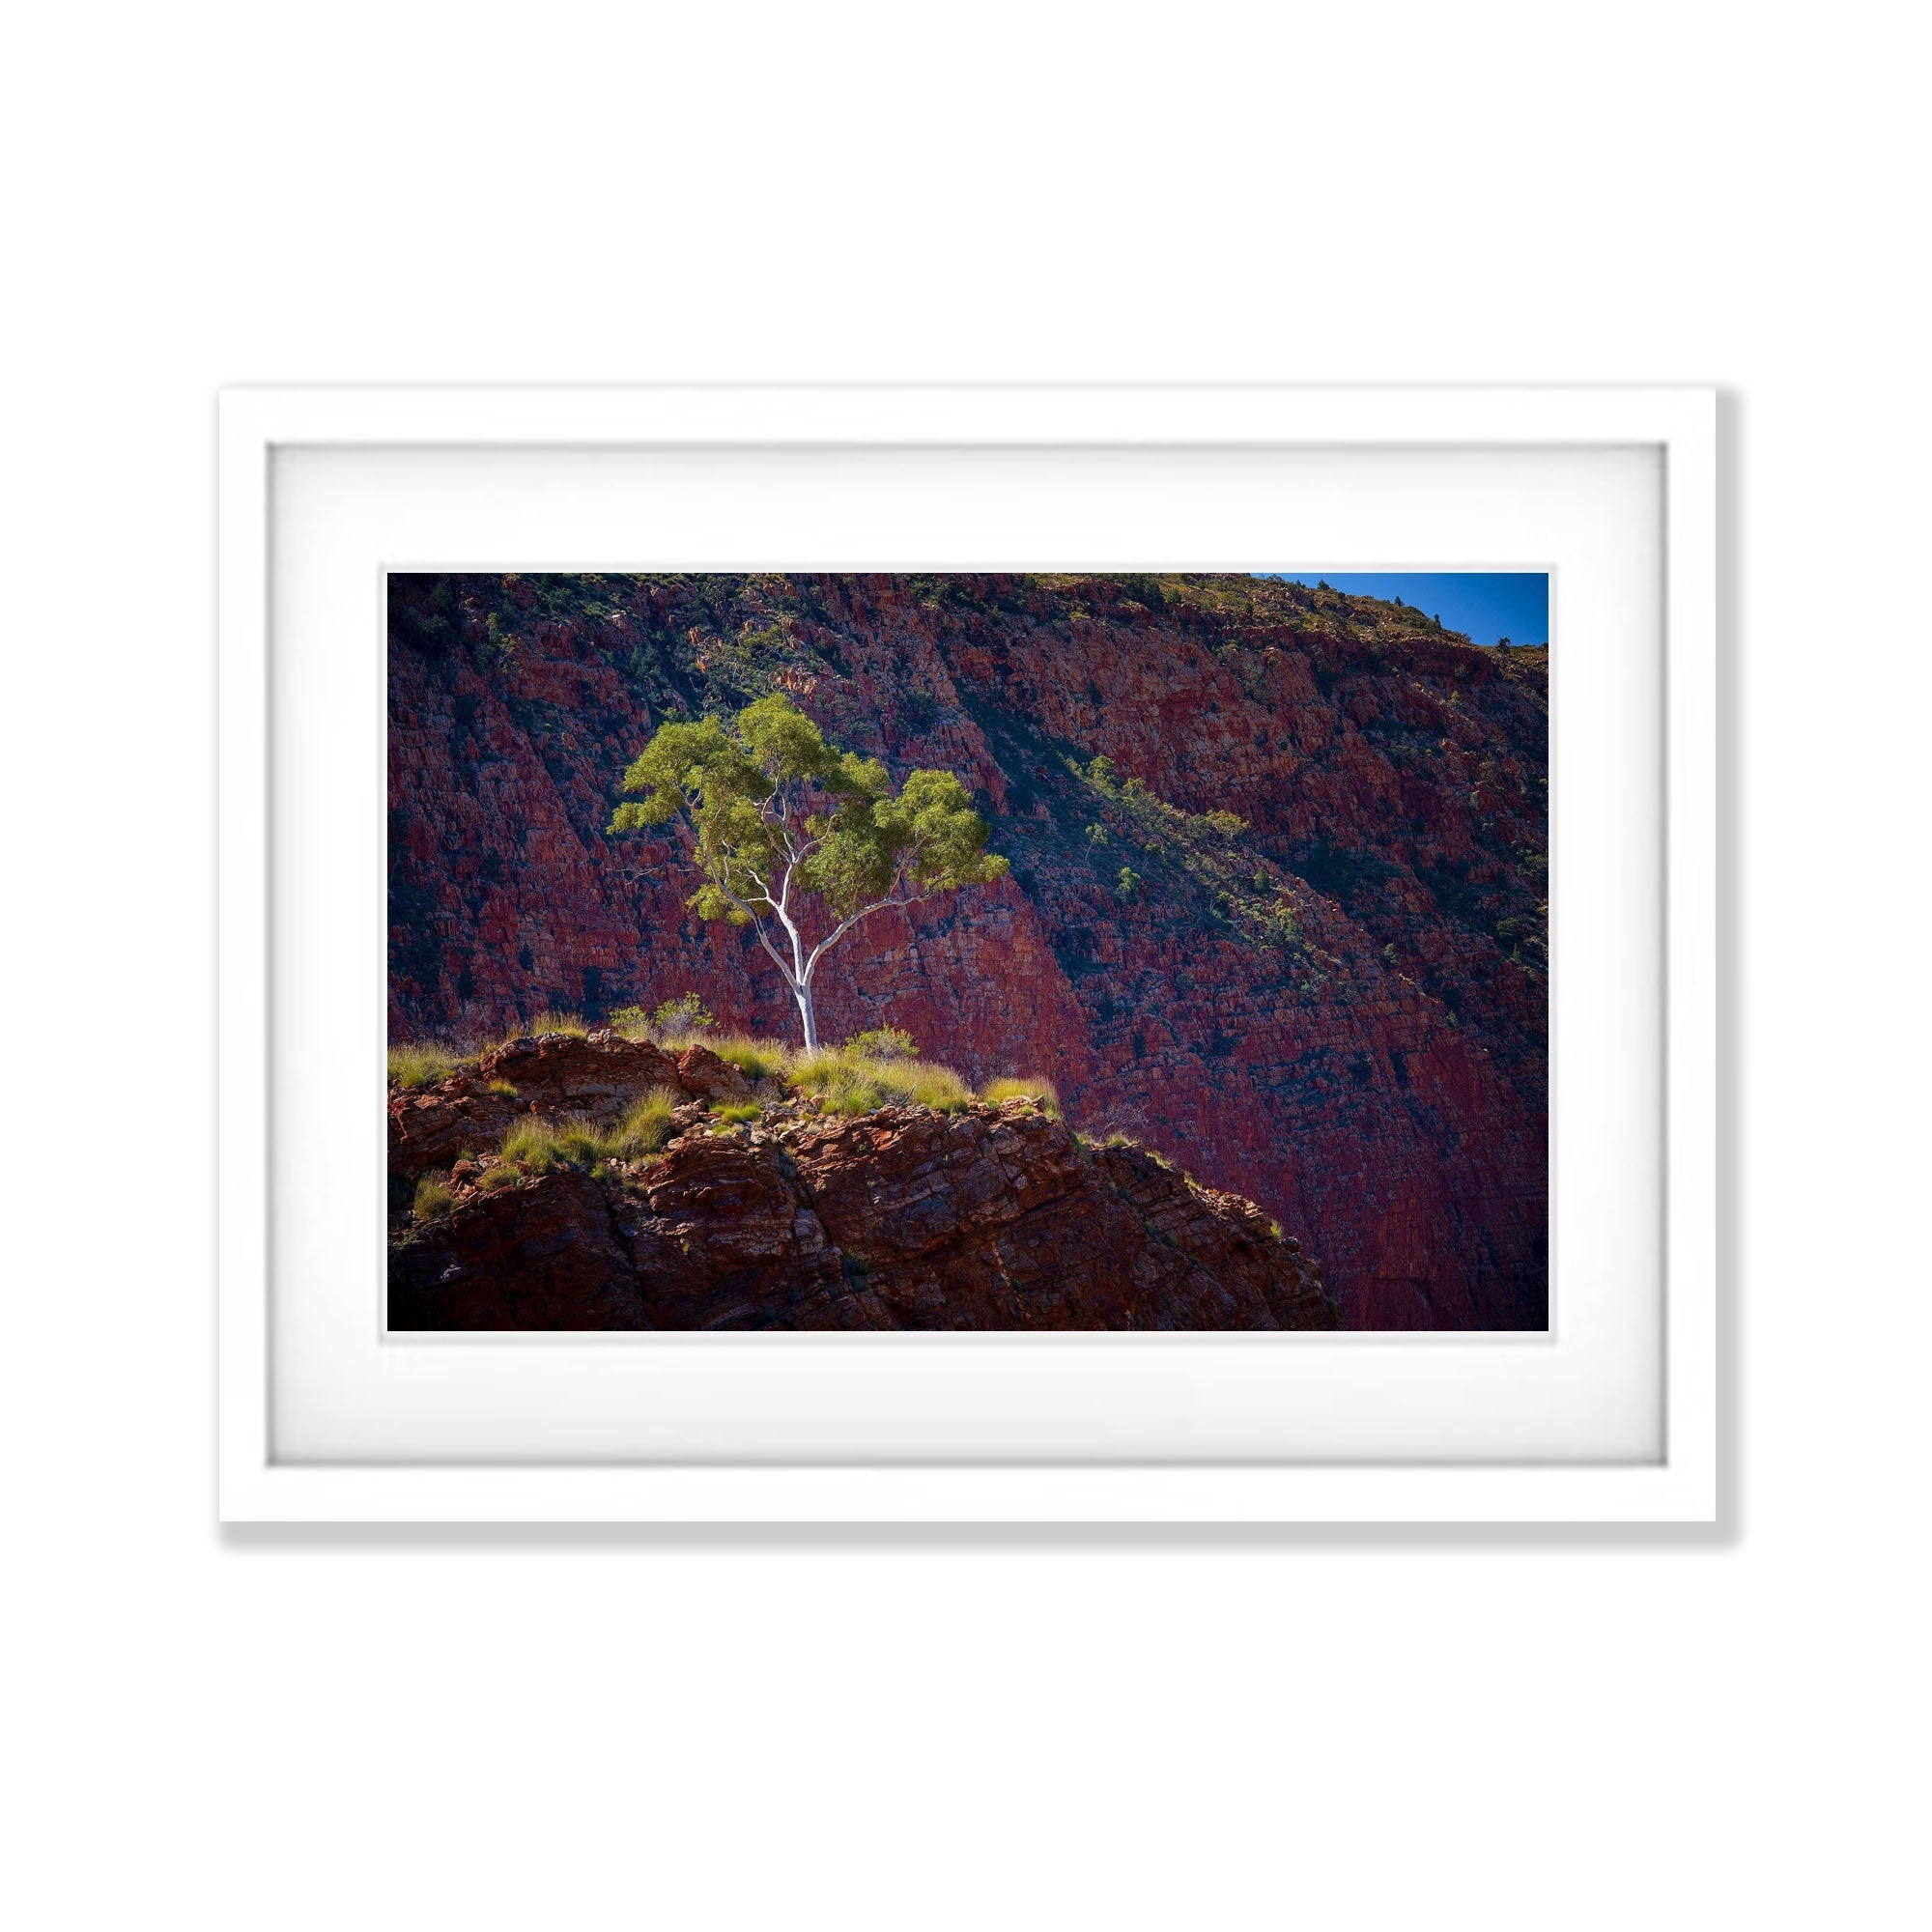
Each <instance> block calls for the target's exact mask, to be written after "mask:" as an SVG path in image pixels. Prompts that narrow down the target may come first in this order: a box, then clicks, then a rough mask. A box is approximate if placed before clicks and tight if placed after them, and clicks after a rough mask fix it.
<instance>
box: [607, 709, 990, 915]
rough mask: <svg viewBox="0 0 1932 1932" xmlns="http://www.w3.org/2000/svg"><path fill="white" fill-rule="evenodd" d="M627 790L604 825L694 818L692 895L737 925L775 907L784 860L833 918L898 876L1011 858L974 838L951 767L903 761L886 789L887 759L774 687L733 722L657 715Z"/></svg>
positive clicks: (933, 879)
mask: <svg viewBox="0 0 1932 1932" xmlns="http://www.w3.org/2000/svg"><path fill="white" fill-rule="evenodd" d="M624 790H625V792H626V794H628V795H629V802H627V803H626V804H623V805H620V806H619V807H618V808H617V810H616V811H615V813H614V814H613V815H612V817H611V827H610V829H611V832H612V833H613V834H615V833H620V832H629V831H634V830H638V829H639V828H643V827H648V826H657V825H663V824H666V823H667V822H668V821H669V820H670V819H672V818H674V817H677V816H679V815H680V814H682V815H683V817H684V818H685V819H686V821H687V822H688V823H689V824H690V826H691V828H692V831H693V833H694V835H695V836H696V848H697V849H696V856H697V860H698V863H699V865H700V867H702V869H703V871H704V875H705V883H704V884H703V885H702V886H701V887H700V888H699V889H698V891H697V892H696V893H695V894H694V895H692V898H691V900H690V901H689V903H690V904H691V906H692V908H693V910H695V911H696V913H697V914H698V915H699V917H701V918H704V919H721V918H722V919H728V920H731V921H732V922H733V923H738V924H744V923H749V922H751V921H753V920H754V919H757V918H759V917H760V916H761V915H764V914H769V913H773V912H776V910H777V909H778V902H777V900H776V899H774V897H773V896H772V893H773V892H774V891H776V890H778V889H779V887H778V882H779V881H780V880H781V878H783V877H784V876H785V874H786V872H787V869H788V868H790V869H791V872H792V876H793V877H794V878H795V881H796V883H797V884H798V885H799V886H801V887H803V888H804V890H805V891H806V892H807V893H810V894H813V895H817V896H819V897H821V898H823V899H824V901H825V902H826V904H827V905H828V906H829V907H830V908H831V909H832V910H833V912H834V913H836V914H838V915H839V916H840V917H844V916H846V915H849V914H851V913H853V912H856V911H857V910H858V909H859V908H861V907H862V906H865V905H867V904H868V903H870V902H872V901H875V900H878V899H882V898H884V897H887V896H889V895H894V893H895V888H903V889H904V890H906V891H908V892H910V893H912V894H913V895H923V894H924V893H927V892H938V891H951V890H952V889H954V888H956V887H959V886H963V885H972V884H984V883H986V882H988V881H990V880H992V879H997V878H999V877H1000V876H1001V875H1002V874H1003V873H1004V872H1005V871H1006V869H1007V862H1006V861H1005V860H1004V859H1002V858H999V857H998V856H997V855H996V854H993V853H988V852H986V851H985V850H984V846H985V842H986V834H987V829H988V828H987V826H986V821H985V820H984V819H982V818H981V817H980V815H979V813H978V812H976V811H974V810H973V809H972V804H971V801H970V799H969V798H968V797H967V793H966V788H965V786H964V785H962V784H961V783H960V782H959V781H958V779H956V778H955V777H954V776H953V775H952V773H951V772H937V771H916V772H913V773H912V774H911V775H910V776H909V777H908V778H907V779H906V781H905V783H904V784H903V785H902V786H901V787H900V788H899V792H898V795H897V796H896V797H895V796H894V795H893V792H892V781H891V780H890V779H889V778H888V777H887V775H886V769H885V767H884V766H883V765H881V764H880V763H879V762H878V761H877V760H876V759H874V758H860V757H857V756H855V755H854V754H853V753H850V752H840V751H838V750H837V749H836V748H835V747H833V746H830V745H828V744H826V742H825V739H824V736H823V734H822V733H821V732H820V731H819V728H818V726H817V725H814V724H813V723H812V722H811V720H810V719H809V718H808V717H806V716H805V714H804V713H803V712H802V711H800V710H798V709H797V708H796V707H795V706H794V705H793V704H792V703H791V701H790V700H789V699H788V698H786V697H784V696H781V694H779V693H776V692H775V693H773V694H772V695H771V696H768V697H761V698H760V699H758V701H757V702H756V703H755V704H751V705H747V706H746V708H745V709H744V710H743V711H741V712H740V713H739V714H738V716H737V719H736V721H735V723H734V725H733V726H732V727H731V728H729V729H727V727H726V725H725V723H724V721H722V720H720V719H717V718H703V719H699V720H698V721H697V722H696V723H695V724H684V723H673V724H667V725H660V726H659V727H658V731H657V734H656V736H655V737H653V738H652V740H651V742H650V743H649V745H647V746H646V747H645V748H644V751H643V753H642V754H641V755H640V756H639V757H638V758H637V759H636V760H635V761H634V762H633V763H632V764H631V766H630V768H629V769H628V770H627V771H626V772H625V774H624Z"/></svg>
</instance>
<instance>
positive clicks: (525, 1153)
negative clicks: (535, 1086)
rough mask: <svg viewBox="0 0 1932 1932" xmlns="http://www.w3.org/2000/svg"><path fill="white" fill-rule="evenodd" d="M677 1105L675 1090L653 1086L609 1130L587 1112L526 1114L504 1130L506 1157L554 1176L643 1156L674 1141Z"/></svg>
mask: <svg viewBox="0 0 1932 1932" xmlns="http://www.w3.org/2000/svg"><path fill="white" fill-rule="evenodd" d="M676 1104H677V1096H676V1095H675V1094H670V1093H668V1091H667V1090H666V1089H664V1088H662V1087H654V1088H653V1089H652V1090H651V1091H650V1092H649V1093H648V1094H644V1095H643V1097H642V1098H641V1099H639V1100H637V1101H635V1102H633V1103H632V1106H631V1110H630V1112H629V1113H627V1114H626V1115H625V1116H624V1118H623V1119H622V1120H621V1121H619V1122H617V1124H616V1125H615V1126H614V1127H611V1128H608V1129H607V1128H600V1127H599V1126H598V1125H597V1123H596V1122H594V1121H591V1120H589V1119H587V1118H586V1117H585V1116H583V1115H582V1114H565V1115H564V1116H563V1117H562V1118H561V1119H558V1120H546V1119H544V1118H543V1117H542V1116H540V1115H537V1114H530V1115H526V1117H525V1118H524V1119H522V1120H520V1121H517V1122H514V1123H513V1124H512V1126H511V1127H510V1128H509V1130H508V1132H506V1133H505V1134H504V1136H503V1147H502V1153H503V1158H504V1159H505V1160H506V1161H517V1162H520V1163H521V1164H522V1165H523V1166H525V1167H526V1168H528V1169H529V1171H530V1172H531V1173H532V1174H554V1173H555V1172H556V1171H557V1169H558V1168H565V1167H569V1168H576V1169H579V1170H580V1171H582V1172H594V1171H595V1170H596V1169H597V1168H598V1167H599V1166H601V1165H602V1163H603V1162H605V1161H607V1160H642V1159H644V1158H645V1157H646V1156H647V1155H649V1154H653V1153H655V1152H657V1151H658V1149H660V1148H661V1147H663V1146H664V1144H665V1142H667V1141H668V1140H669V1139H670V1131H671V1121H670V1114H671V1109H672V1107H673V1106H675V1105H676ZM492 1172H495V1170H494V1169H493V1170H492Z"/></svg>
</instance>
